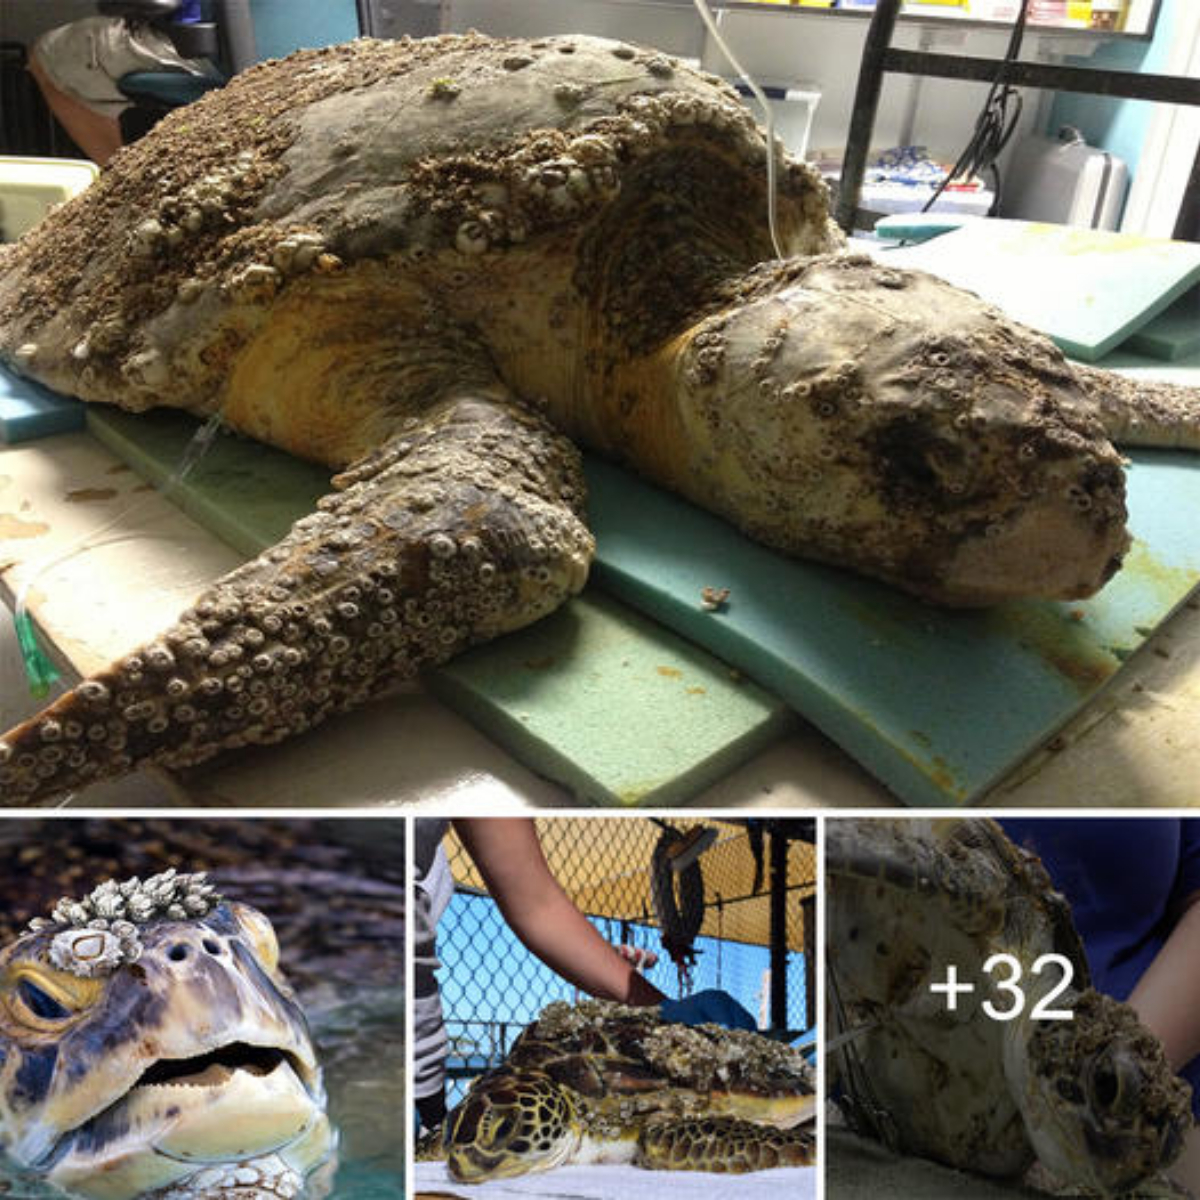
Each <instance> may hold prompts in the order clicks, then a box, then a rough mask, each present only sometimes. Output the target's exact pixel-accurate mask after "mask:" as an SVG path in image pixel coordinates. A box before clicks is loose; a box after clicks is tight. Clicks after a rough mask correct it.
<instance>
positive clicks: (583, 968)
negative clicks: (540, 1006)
mask: <svg viewBox="0 0 1200 1200" xmlns="http://www.w3.org/2000/svg"><path fill="white" fill-rule="evenodd" d="M454 828H455V831H456V832H457V833H458V836H459V839H460V840H461V841H462V844H463V846H464V847H465V848H466V850H467V853H468V854H470V856H471V858H472V859H473V860H474V862H475V865H476V866H477V867H478V868H479V873H480V874H481V875H482V876H483V879H484V882H485V883H486V884H487V888H488V892H489V893H490V895H491V897H492V899H493V900H495V901H496V904H497V905H498V906H499V908H500V912H501V913H502V914H503V915H504V919H505V920H506V921H507V922H508V925H509V927H510V928H511V929H512V931H513V932H514V933H515V934H516V935H517V937H518V938H520V940H521V941H522V943H524V945H525V946H526V947H528V949H529V950H530V951H532V952H533V953H534V954H535V955H537V957H538V958H540V959H541V960H542V962H544V963H545V964H546V965H547V966H548V967H550V968H551V970H553V971H555V972H557V973H558V974H559V975H561V976H562V977H563V978H564V979H566V980H567V981H568V982H569V983H572V984H574V985H575V987H577V988H580V989H581V990H582V991H585V992H587V993H589V995H592V996H598V997H600V998H601V999H604V1000H618V1001H620V1002H621V1003H624V1004H658V1003H660V1002H661V1001H662V1000H663V998H664V997H663V994H662V992H660V991H659V990H658V988H656V987H655V986H654V985H653V984H652V983H650V982H649V981H648V980H646V979H644V978H643V977H642V976H641V975H640V974H638V972H637V971H636V970H635V969H634V968H633V966H632V965H631V964H630V963H629V962H627V961H626V960H625V959H624V958H623V957H622V956H621V955H620V954H619V953H618V952H617V951H616V950H614V949H613V947H612V946H610V945H609V944H608V943H607V942H606V941H605V940H604V938H603V937H601V936H600V933H599V932H598V931H597V930H596V928H595V926H593V925H592V924H591V922H590V921H588V919H587V918H586V917H585V916H584V915H583V914H582V913H581V912H580V911H579V909H578V908H576V907H575V905H574V904H573V903H572V902H571V899H570V897H568V896H567V894H566V893H565V892H564V891H563V890H562V888H561V887H560V886H559V884H558V880H556V879H555V878H554V876H553V875H552V874H551V872H550V867H549V865H548V864H547V862H546V858H545V855H544V854H543V853H542V847H541V843H540V842H539V841H538V835H537V829H536V827H535V826H534V823H533V821H532V820H530V819H528V818H524V817H517V818H500V817H486V818H470V817H463V818H459V819H458V820H456V821H455V822H454Z"/></svg>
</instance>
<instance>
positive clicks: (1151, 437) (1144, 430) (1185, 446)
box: [1072, 363, 1200, 450]
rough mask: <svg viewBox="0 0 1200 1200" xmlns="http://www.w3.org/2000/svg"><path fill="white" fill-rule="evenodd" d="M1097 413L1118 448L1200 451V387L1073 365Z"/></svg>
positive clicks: (1101, 368)
mask: <svg viewBox="0 0 1200 1200" xmlns="http://www.w3.org/2000/svg"><path fill="white" fill-rule="evenodd" d="M1072 369H1073V371H1074V373H1075V376H1076V378H1077V379H1078V380H1079V382H1080V383H1081V384H1083V387H1084V390H1085V392H1086V393H1087V397H1088V400H1089V401H1090V402H1091V404H1092V410H1093V412H1094V413H1095V415H1096V417H1097V418H1098V419H1099V421H1100V423H1101V424H1102V425H1103V426H1104V431H1105V432H1106V433H1107V434H1108V436H1109V437H1110V438H1112V440H1113V441H1114V442H1116V444H1117V445H1118V446H1159V447H1164V448H1172V449H1180V450H1200V397H1197V394H1196V389H1195V388H1189V387H1183V386H1182V385H1180V384H1177V383H1166V382H1164V381H1161V380H1157V379H1135V378H1133V377H1131V376H1128V375H1118V374H1117V373H1116V372H1115V371H1106V370H1105V369H1104V368H1103V367H1089V366H1084V365H1083V364H1082V363H1074V364H1072Z"/></svg>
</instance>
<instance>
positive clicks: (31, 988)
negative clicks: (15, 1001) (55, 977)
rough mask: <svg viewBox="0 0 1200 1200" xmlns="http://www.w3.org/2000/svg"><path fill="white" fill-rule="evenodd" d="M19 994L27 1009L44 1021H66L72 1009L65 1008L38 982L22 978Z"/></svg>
mask: <svg viewBox="0 0 1200 1200" xmlns="http://www.w3.org/2000/svg"><path fill="white" fill-rule="evenodd" d="M17 995H18V996H19V997H20V998H21V1001H22V1003H23V1004H24V1005H25V1007H26V1008H27V1009H29V1011H30V1012H31V1013H32V1014H33V1015H34V1016H35V1017H37V1018H39V1020H42V1021H65V1020H66V1019H67V1018H68V1017H69V1016H70V1015H71V1013H70V1011H69V1010H68V1009H66V1008H64V1007H63V1006H62V1005H61V1004H60V1003H59V1002H58V1001H57V1000H55V998H54V997H53V996H51V995H50V993H49V992H46V991H43V990H42V989H41V988H40V987H38V985H37V984H36V983H32V982H31V981H30V980H28V979H22V980H20V981H19V982H18V983H17Z"/></svg>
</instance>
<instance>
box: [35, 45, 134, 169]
mask: <svg viewBox="0 0 1200 1200" xmlns="http://www.w3.org/2000/svg"><path fill="white" fill-rule="evenodd" d="M29 73H30V74H31V75H32V76H33V77H34V79H35V80H36V81H37V85H38V87H39V88H40V89H41V92H42V95H43V96H44V97H45V98H46V103H47V104H48V105H49V106H50V111H51V112H52V113H53V114H54V115H55V116H56V117H57V118H58V121H59V123H60V124H61V125H62V127H63V128H64V129H65V130H66V131H67V133H68V134H70V136H71V138H72V140H73V141H74V142H75V144H76V145H77V146H78V147H79V148H80V150H82V151H83V152H84V154H86V155H87V156H88V158H90V159H92V161H93V162H96V163H99V164H100V166H103V165H104V164H105V163H106V162H108V160H109V159H110V158H111V157H112V156H113V155H114V154H115V153H116V152H117V151H118V150H119V149H120V148H121V145H122V141H121V126H120V124H119V123H118V122H117V120H116V119H115V118H113V117H106V116H103V115H102V114H100V113H98V112H96V111H95V110H94V109H91V108H89V107H88V106H87V105H86V104H84V103H83V102H82V101H79V100H76V99H75V98H74V97H73V96H68V95H67V93H66V92H64V91H62V90H61V89H60V88H57V87H55V85H54V84H53V83H51V81H50V79H49V77H48V76H47V74H46V72H45V71H44V70H43V69H42V67H41V66H40V65H39V63H38V61H37V59H36V58H31V59H30V61H29Z"/></svg>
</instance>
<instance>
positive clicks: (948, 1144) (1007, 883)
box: [825, 819, 1192, 1198]
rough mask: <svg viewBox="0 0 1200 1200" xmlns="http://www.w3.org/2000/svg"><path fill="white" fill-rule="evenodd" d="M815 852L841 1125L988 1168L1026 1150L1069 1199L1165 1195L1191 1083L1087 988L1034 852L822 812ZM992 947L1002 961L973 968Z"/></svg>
mask: <svg viewBox="0 0 1200 1200" xmlns="http://www.w3.org/2000/svg"><path fill="white" fill-rule="evenodd" d="M825 855H826V858H825V861H826V879H827V882H828V889H829V890H828V896H829V908H828V912H829V919H828V930H827V942H826V945H827V964H828V970H829V979H830V989H831V990H830V999H831V1003H830V1006H829V1010H830V1013H831V1015H832V1016H833V1017H834V1020H833V1021H832V1022H831V1034H832V1035H833V1036H835V1037H838V1038H840V1039H841V1041H842V1045H841V1048H840V1049H839V1050H837V1051H836V1052H835V1053H834V1054H833V1055H832V1057H831V1066H834V1067H836V1068H837V1073H838V1075H839V1077H840V1081H841V1088H842V1093H843V1102H844V1104H845V1106H846V1108H847V1111H848V1114H849V1116H850V1118H851V1121H852V1123H853V1124H855V1125H857V1126H858V1127H859V1128H861V1129H863V1130H864V1131H865V1132H868V1133H871V1134H872V1135H874V1136H876V1137H879V1138H881V1139H882V1140H885V1141H887V1142H889V1143H890V1144H891V1145H892V1147H893V1148H895V1149H899V1150H903V1151H906V1152H908V1153H912V1154H918V1155H921V1156H923V1157H926V1158H933V1159H936V1160H938V1161H940V1162H943V1163H948V1164H950V1165H951V1166H956V1167H961V1168H964V1169H966V1170H972V1171H978V1172H982V1173H983V1174H987V1175H993V1176H1001V1177H1014V1178H1015V1177H1019V1176H1021V1175H1022V1174H1023V1173H1024V1172H1025V1171H1026V1170H1027V1169H1028V1168H1029V1167H1030V1166H1031V1165H1032V1164H1033V1163H1034V1161H1035V1159H1036V1160H1039V1161H1040V1163H1041V1164H1042V1167H1043V1168H1044V1169H1045V1170H1046V1171H1048V1172H1049V1175H1050V1177H1051V1178H1052V1179H1054V1180H1055V1181H1056V1182H1057V1183H1058V1184H1061V1185H1064V1186H1066V1187H1068V1188H1070V1189H1071V1191H1070V1194H1073V1195H1088V1196H1104V1197H1112V1196H1117V1195H1122V1196H1130V1197H1140V1198H1148V1197H1152V1196H1160V1195H1161V1196H1166V1195H1179V1194H1180V1193H1179V1192H1178V1191H1177V1190H1175V1189H1174V1187H1173V1185H1170V1184H1168V1183H1167V1182H1166V1181H1165V1180H1161V1179H1158V1178H1156V1177H1157V1176H1158V1175H1159V1172H1160V1171H1161V1169H1162V1168H1163V1167H1164V1166H1166V1165H1168V1164H1169V1163H1170V1162H1171V1161H1172V1160H1173V1159H1174V1158H1175V1157H1176V1156H1177V1155H1178V1153H1179V1151H1180V1150H1181V1148H1182V1146H1183V1137H1184V1135H1185V1133H1186V1132H1187V1130H1188V1129H1189V1128H1190V1126H1191V1123H1192V1112H1191V1106H1190V1104H1189V1089H1188V1087H1187V1085H1186V1084H1185V1083H1184V1082H1183V1081H1182V1080H1180V1079H1179V1078H1177V1077H1176V1076H1175V1075H1174V1074H1173V1073H1172V1071H1171V1070H1170V1068H1169V1066H1168V1065H1167V1061H1166V1057H1165V1056H1164V1054H1163V1051H1162V1048H1161V1046H1160V1045H1159V1043H1158V1041H1157V1040H1156V1039H1155V1038H1154V1037H1153V1035H1152V1034H1150V1033H1149V1032H1148V1031H1147V1030H1146V1029H1145V1028H1144V1027H1143V1026H1142V1025H1141V1024H1140V1023H1139V1022H1138V1020H1137V1017H1136V1015H1135V1014H1134V1011H1133V1009H1132V1008H1130V1007H1129V1006H1128V1005H1126V1004H1120V1003H1118V1002H1117V1001H1115V1000H1113V999H1111V998H1110V997H1108V996H1105V995H1102V994H1100V993H1099V992H1096V991H1094V990H1093V989H1091V988H1090V987H1089V986H1088V967H1087V959H1086V958H1085V956H1084V951H1083V947H1082V945H1081V943H1080V941H1079V937H1078V935H1077V933H1076V931H1075V927H1074V924H1073V922H1072V920H1071V913H1070V909H1069V907H1068V905H1067V903H1066V901H1065V900H1064V899H1063V898H1062V896H1060V895H1058V894H1057V893H1056V892H1055V891H1054V890H1053V888H1052V887H1051V883H1050V879H1049V876H1048V875H1047V874H1046V871H1045V868H1043V867H1042V865H1041V863H1040V861H1039V860H1038V859H1037V858H1036V857H1035V856H1034V855H1032V854H1030V853H1028V852H1027V851H1024V850H1021V849H1018V848H1017V847H1016V846H1014V845H1013V843H1012V842H1011V841H1009V839H1008V838H1007V837H1006V835H1005V834H1004V831H1003V830H1002V829H1001V828H1000V827H999V826H998V825H996V824H995V823H994V822H992V821H987V820H982V819H947V820H903V819H899V820H871V819H867V820H837V821H830V822H829V823H828V825H827V826H826V842H825ZM994 954H1004V955H1009V956H1011V958H1012V959H1013V960H1015V964H1016V966H1014V965H1013V964H1011V963H1007V964H1006V963H1003V962H998V963H996V964H993V965H992V966H991V968H990V969H989V970H985V967H986V966H987V965H988V962H989V959H990V958H991V956H992V955H994ZM1043 955H1057V956H1059V957H1060V959H1061V960H1062V961H1061V962H1060V963H1057V964H1055V963H1042V964H1040V965H1039V963H1038V960H1039V959H1040V958H1041V957H1042V956H1043ZM951 967H953V968H954V972H955V974H956V976H957V981H959V982H962V983H964V984H968V985H970V986H971V987H973V988H974V991H972V992H970V993H961V994H959V995H958V997H957V1000H956V1001H951V1000H950V999H949V997H948V995H947V994H946V993H945V992H943V991H937V990H934V989H935V988H937V987H941V986H942V985H943V984H944V983H945V982H946V980H947V978H948V971H949V968H951ZM1068 967H1069V971H1070V980H1069V984H1068V986H1066V987H1065V988H1064V989H1063V990H1062V991H1061V992H1057V991H1054V989H1056V988H1058V986H1059V984H1060V982H1061V981H1062V980H1063V979H1064V973H1065V972H1066V971H1067V969H1068ZM1018 972H1019V974H1018ZM1014 988H1018V989H1019V991H1020V995H1021V996H1022V997H1023V1000H1021V1002H1020V1003H1018V993H1017V992H1016V991H1014ZM1052 992H1053V994H1052ZM1043 999H1045V1000H1046V1001H1047V1003H1046V1005H1045V1006H1044V1007H1043V1008H1042V1009H1040V1010H1039V1007H1038V1006H1039V1003H1040V1002H1041V1001H1042V1000H1043ZM985 1003H986V1004H990V1005H991V1006H992V1008H993V1009H994V1010H995V1011H996V1012H998V1013H1000V1014H1002V1015H1001V1016H1000V1017H999V1018H993V1017H991V1016H989V1015H988V1014H987V1010H986V1009H985V1008H984V1005H985ZM1055 1012H1060V1013H1061V1012H1065V1013H1067V1014H1069V1016H1068V1017H1067V1018H1065V1019H1062V1018H1056V1017H1053V1016H1050V1015H1049V1014H1050V1013H1055Z"/></svg>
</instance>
